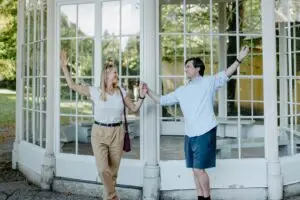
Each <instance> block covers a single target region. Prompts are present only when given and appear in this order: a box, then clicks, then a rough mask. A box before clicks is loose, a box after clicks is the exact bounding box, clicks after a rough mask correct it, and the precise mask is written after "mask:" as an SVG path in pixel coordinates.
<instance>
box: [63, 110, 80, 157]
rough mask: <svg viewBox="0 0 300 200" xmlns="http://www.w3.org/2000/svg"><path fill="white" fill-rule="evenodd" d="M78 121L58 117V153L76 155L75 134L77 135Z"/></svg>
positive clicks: (69, 117)
mask: <svg viewBox="0 0 300 200" xmlns="http://www.w3.org/2000/svg"><path fill="white" fill-rule="evenodd" d="M78 127H79V124H78V121H76V117H71V116H61V117H60V152H61V153H72V154H75V153H76V141H77V140H76V133H78Z"/></svg>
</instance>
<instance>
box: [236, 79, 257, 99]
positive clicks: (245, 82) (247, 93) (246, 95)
mask: <svg viewBox="0 0 300 200" xmlns="http://www.w3.org/2000/svg"><path fill="white" fill-rule="evenodd" d="M252 90H253V80H250V79H243V78H241V79H240V90H238V92H240V100H241V101H251V100H253V94H252Z"/></svg>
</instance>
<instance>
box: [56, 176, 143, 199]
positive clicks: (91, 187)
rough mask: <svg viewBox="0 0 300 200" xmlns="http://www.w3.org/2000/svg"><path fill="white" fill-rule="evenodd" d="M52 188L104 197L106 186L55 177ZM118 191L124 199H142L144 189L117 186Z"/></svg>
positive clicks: (63, 191) (58, 190) (59, 190)
mask: <svg viewBox="0 0 300 200" xmlns="http://www.w3.org/2000/svg"><path fill="white" fill-rule="evenodd" d="M52 189H53V190H54V191H57V192H62V193H71V194H78V195H85V196H89V197H102V196H103V192H104V188H103V185H102V184H99V183H93V182H83V181H77V180H71V179H59V178H55V179H54V182H53V186H52ZM117 193H118V194H119V196H120V197H121V199H122V200H141V199H142V189H141V188H130V187H125V186H124V187H117Z"/></svg>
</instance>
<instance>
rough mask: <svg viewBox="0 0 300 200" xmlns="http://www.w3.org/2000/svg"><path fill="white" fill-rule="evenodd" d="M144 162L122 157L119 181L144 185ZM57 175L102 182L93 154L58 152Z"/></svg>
mask: <svg viewBox="0 0 300 200" xmlns="http://www.w3.org/2000/svg"><path fill="white" fill-rule="evenodd" d="M143 170H144V162H143V161H140V160H133V159H122V160H121V165H120V170H119V175H118V179H117V183H118V184H120V185H127V186H138V187H142V186H143ZM56 176H57V177H64V178H70V179H78V180H85V181H93V182H101V180H100V179H99V177H98V172H97V168H96V162H95V158H94V157H93V156H85V155H74V154H63V153H60V154H56Z"/></svg>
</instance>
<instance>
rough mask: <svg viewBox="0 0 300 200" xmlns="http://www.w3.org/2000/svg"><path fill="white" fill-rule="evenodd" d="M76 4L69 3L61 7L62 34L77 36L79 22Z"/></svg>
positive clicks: (64, 35) (62, 35)
mask: <svg viewBox="0 0 300 200" xmlns="http://www.w3.org/2000/svg"><path fill="white" fill-rule="evenodd" d="M76 18H77V12H76V5H67V6H62V7H61V8H60V36H61V37H75V36H76V23H77V20H76Z"/></svg>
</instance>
